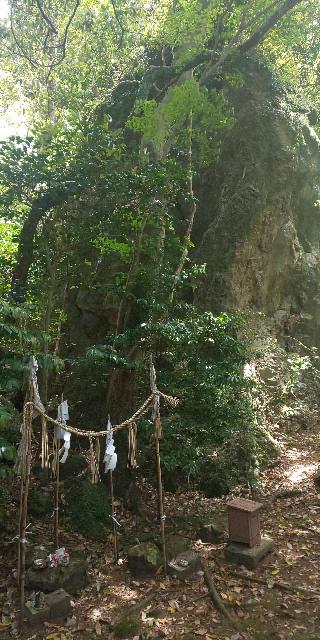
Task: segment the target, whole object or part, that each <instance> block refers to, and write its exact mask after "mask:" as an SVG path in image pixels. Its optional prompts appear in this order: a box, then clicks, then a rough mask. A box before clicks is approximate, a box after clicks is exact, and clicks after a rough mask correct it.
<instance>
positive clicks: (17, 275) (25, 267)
mask: <svg viewBox="0 0 320 640" xmlns="http://www.w3.org/2000/svg"><path fill="white" fill-rule="evenodd" d="M49 208H50V203H49V202H48V201H42V202H41V201H39V200H36V201H35V202H34V203H33V204H32V206H31V208H30V211H29V213H28V217H27V219H26V220H25V221H24V223H23V226H22V230H21V234H20V238H19V249H18V256H17V263H16V265H15V267H14V269H13V274H12V281H11V295H12V298H13V300H14V301H15V302H23V301H24V298H25V294H26V290H27V284H28V275H29V269H30V267H31V265H32V260H33V246H34V238H35V235H36V232H37V228H38V224H39V222H40V220H41V218H42V217H43V215H44V214H45V212H46V211H47V210H48V209H49Z"/></svg>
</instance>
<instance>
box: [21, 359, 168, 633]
mask: <svg viewBox="0 0 320 640" xmlns="http://www.w3.org/2000/svg"><path fill="white" fill-rule="evenodd" d="M37 368H38V366H37V362H36V360H35V358H32V359H31V366H30V380H29V392H28V394H27V397H28V400H27V402H26V403H25V405H24V409H23V425H22V435H21V442H20V447H19V466H18V475H20V509H19V534H18V536H17V537H16V538H17V540H18V569H17V578H18V584H19V590H20V625H21V626H22V624H23V616H24V606H25V575H26V567H25V545H26V543H27V540H26V535H27V533H28V531H27V529H28V526H27V515H28V493H29V483H30V474H31V460H32V423H33V419H34V418H35V417H36V416H37V415H39V416H40V419H41V440H42V445H41V465H42V468H48V467H49V438H48V423H50V424H53V425H54V434H53V460H52V472H53V474H54V475H55V482H56V491H55V507H54V539H55V544H56V548H58V525H59V462H60V454H61V452H62V451H64V455H63V458H64V460H62V461H63V462H64V461H65V460H66V457H67V453H68V449H69V447H70V435H69V437H68V436H66V435H65V434H74V435H77V436H79V437H87V438H88V439H89V444H90V469H91V479H92V482H93V483H96V482H98V481H99V480H101V478H100V473H99V462H100V438H101V437H107V439H108V437H109V438H110V437H111V438H112V435H113V433H115V432H117V431H119V430H121V429H125V428H127V429H128V466H131V467H132V468H135V467H136V466H137V462H136V445H137V424H136V423H137V420H139V419H140V418H142V416H144V415H145V414H146V413H147V412H148V410H150V409H152V416H151V418H152V422H153V425H154V435H155V443H156V469H157V480H158V513H159V520H160V532H161V541H162V554H163V566H164V571H165V573H166V568H167V559H166V545H165V515H164V506H163V488H162V478H161V459H160V439H161V437H162V426H161V418H160V398H162V399H163V400H164V401H165V403H166V404H167V405H169V406H170V407H171V408H176V407H177V405H178V399H177V398H174V397H172V396H169V395H166V394H164V393H162V392H161V391H159V389H157V386H156V373H155V368H154V365H153V363H152V361H151V362H150V387H151V394H150V396H149V397H148V398H147V399H146V400H145V402H144V403H143V404H142V405H141V407H139V409H137V411H136V412H135V413H134V414H133V415H132V416H131V417H130V418H128V419H127V420H124V421H123V422H121V423H120V424H117V425H113V426H112V425H111V422H110V418H109V420H108V428H107V429H104V430H102V431H92V430H84V429H78V428H77V427H72V426H70V425H69V424H66V421H65V420H64V419H63V416H62V415H61V416H59V419H58V420H55V419H54V418H51V416H49V415H47V414H46V412H45V409H44V406H43V404H42V402H41V399H40V395H39V390H38V383H37V376H36V372H37ZM60 407H61V412H62V404H61V405H60ZM67 419H68V418H67ZM61 438H64V445H65V446H64V447H62V448H61V449H60V450H59V440H60V439H61ZM112 442H113V439H112ZM113 451H114V448H113ZM106 454H107V447H106ZM106 454H105V458H104V462H106V457H108V456H107V455H106ZM113 455H115V458H116V454H113ZM109 457H110V456H109ZM111 457H112V456H111ZM112 468H113V467H112V465H111V468H110V467H109V475H110V495H111V502H112V522H113V529H114V556H115V561H116V562H117V560H118V543H117V522H116V518H115V510H114V494H113V480H112ZM106 469H107V464H106Z"/></svg>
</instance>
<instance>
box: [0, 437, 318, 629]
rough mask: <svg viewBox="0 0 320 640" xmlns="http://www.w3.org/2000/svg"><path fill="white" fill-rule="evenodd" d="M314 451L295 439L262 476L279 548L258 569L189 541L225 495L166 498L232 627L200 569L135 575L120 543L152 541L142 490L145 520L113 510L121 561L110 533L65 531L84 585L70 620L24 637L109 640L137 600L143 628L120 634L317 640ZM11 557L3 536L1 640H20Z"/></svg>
mask: <svg viewBox="0 0 320 640" xmlns="http://www.w3.org/2000/svg"><path fill="white" fill-rule="evenodd" d="M319 455H320V437H319V435H318V434H316V435H315V434H308V433H307V434H306V433H303V435H302V434H301V433H297V434H292V435H291V436H290V437H287V438H286V441H285V442H284V453H283V455H282V456H281V457H280V458H279V460H278V461H277V463H276V464H274V465H273V466H272V467H270V468H269V469H267V470H266V471H265V472H264V474H263V477H262V488H263V490H262V500H261V501H262V502H263V504H264V509H263V512H262V528H263V533H265V534H267V535H270V536H272V538H273V539H274V542H275V550H274V552H272V553H271V554H269V555H268V556H267V557H266V558H265V559H264V560H263V561H262V563H261V564H260V565H259V567H258V568H257V569H256V570H255V571H254V572H249V573H248V572H245V573H242V575H241V572H242V569H241V567H237V566H235V565H230V564H228V563H227V562H226V561H225V560H224V554H223V552H224V548H225V544H226V543H225V542H223V543H221V544H217V545H214V544H203V543H201V542H200V541H197V540H195V535H194V525H193V523H194V518H195V516H198V515H204V516H205V517H207V518H208V521H209V520H210V517H211V516H212V514H213V513H214V512H216V511H217V510H218V511H219V510H220V511H225V505H226V502H227V500H226V499H208V498H206V497H204V496H203V495H202V494H200V493H196V492H187V493H178V494H167V495H166V496H165V513H166V529H167V531H168V532H174V533H179V534H180V533H181V534H182V535H184V536H186V537H189V538H190V539H191V540H192V544H193V548H194V549H195V550H196V551H198V552H199V553H200V554H201V556H202V557H203V558H204V559H205V560H206V562H207V564H208V567H209V568H210V571H211V574H212V577H213V579H214V582H215V585H216V588H217V590H218V592H219V594H220V597H221V599H222V601H223V603H224V604H225V605H226V607H227V610H228V611H229V612H230V613H231V615H232V616H233V618H234V619H235V627H232V626H231V625H230V623H229V622H228V621H227V620H226V619H225V617H224V616H223V615H222V614H221V613H220V612H219V611H217V609H216V607H215V606H214V605H213V603H212V602H211V599H210V597H209V596H208V595H207V587H206V584H205V581H204V577H203V573H202V571H200V572H199V573H197V574H196V575H194V576H193V577H191V578H190V579H188V580H186V581H184V582H181V581H179V580H177V579H176V578H172V577H171V578H170V577H165V576H164V575H163V574H162V575H161V574H159V575H158V576H156V578H155V579H148V580H145V581H142V580H134V579H133V578H132V576H131V574H130V572H129V570H128V566H127V561H126V556H125V548H126V544H128V542H131V544H135V542H136V541H138V540H141V539H142V537H143V535H145V534H146V533H148V532H150V531H151V532H154V534H155V535H158V531H157V523H156V517H155V513H156V508H155V506H156V497H155V495H154V491H153V490H152V489H151V488H150V487H148V486H144V489H143V490H144V499H145V504H146V507H147V510H148V512H149V513H150V517H149V519H147V520H145V521H142V520H141V519H139V518H137V517H135V516H133V515H132V514H131V513H130V512H126V511H125V510H123V509H122V507H121V505H120V504H119V505H118V508H117V509H118V511H117V517H118V519H119V520H120V521H121V524H122V526H123V530H124V535H123V536H122V537H121V538H120V549H121V548H122V549H123V551H122V552H121V553H120V560H119V563H118V565H115V564H114V562H113V558H112V551H113V540H112V536H110V537H109V539H108V540H107V541H106V543H105V544H95V543H92V542H90V541H88V540H85V539H84V538H82V537H81V536H79V535H77V534H74V533H72V532H70V531H63V532H61V541H60V544H61V545H65V546H66V548H67V549H68V550H70V551H72V550H78V551H79V550H81V551H85V552H86V555H87V557H88V561H89V567H90V585H89V586H88V587H87V588H86V589H85V590H84V591H83V592H82V593H81V594H80V595H79V597H77V598H75V599H74V602H73V615H72V617H70V618H69V619H68V620H67V623H65V622H64V623H57V622H55V623H54V624H53V623H51V622H50V623H49V622H48V623H45V624H44V625H43V626H42V627H40V628H38V629H35V628H31V627H28V626H25V628H24V630H23V633H22V637H23V639H24V640H26V639H27V638H28V639H30V640H31V639H34V640H38V639H39V640H40V638H46V639H47V640H66V639H67V640H71V639H75V640H76V639H77V638H79V639H84V640H86V639H89V638H90V639H94V638H99V637H100V638H109V639H110V640H111V639H113V638H115V637H119V636H116V635H115V634H114V632H113V631H112V626H111V625H112V624H113V623H114V622H115V620H116V619H117V618H119V616H121V615H122V613H125V614H126V615H127V614H128V612H129V609H130V607H131V606H134V605H136V604H137V603H140V604H141V605H142V606H141V608H140V610H139V612H138V614H135V615H136V617H138V622H140V624H141V629H140V631H139V629H137V630H136V631H135V630H134V629H133V628H132V629H131V630H128V631H127V632H126V633H127V635H123V636H122V637H123V638H126V637H128V638H129V637H134V638H135V640H138V639H139V638H144V639H150V640H151V639H158V638H159V639H160V638H168V639H172V640H174V639H176V638H182V639H183V638H185V640H196V639H197V638H199V639H201V638H203V639H204V640H216V639H219V640H240V639H241V638H244V639H252V640H260V639H261V640H262V639H266V640H269V639H270V640H272V639H275V640H316V639H319V640H320V620H319V617H320V584H319V577H320V565H319V551H320V549H319V543H320V536H319V534H320V489H318V491H319V493H317V488H316V486H315V485H314V482H313V475H314V472H315V471H316V469H317V468H318V466H319ZM286 492H288V494H286ZM242 495H244V494H242ZM33 532H34V536H33V537H35V536H36V538H37V542H38V543H41V542H44V541H48V540H50V539H52V521H51V522H50V521H47V522H45V523H44V522H43V521H39V522H37V523H33ZM50 536H51V538H50ZM15 558H16V545H15V544H14V543H11V542H10V539H8V538H7V540H5V541H4V544H3V546H2V547H1V555H0V606H1V607H2V618H1V617H0V621H1V622H0V638H1V640H9V638H12V637H15V638H17V637H18V636H19V633H18V630H17V615H16V610H15V609H16V606H15V602H16V587H15V580H14V569H15ZM236 574H238V575H236ZM256 579H258V581H257V582H255V580H256ZM279 582H280V583H282V587H281V588H279V585H278V583H279ZM148 597H149V599H148ZM145 600H146V602H144V601H145ZM129 626H130V625H129Z"/></svg>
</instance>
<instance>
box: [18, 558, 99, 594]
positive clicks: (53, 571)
mask: <svg viewBox="0 0 320 640" xmlns="http://www.w3.org/2000/svg"><path fill="white" fill-rule="evenodd" d="M87 584H88V575H87V563H86V561H85V560H84V559H82V558H78V559H75V558H70V563H69V565H68V566H67V567H46V568H45V569H33V568H32V567H30V568H29V569H28V571H27V587H28V589H33V590H35V591H43V592H44V593H50V592H51V591H56V590H58V589H65V590H66V591H67V592H68V593H71V595H74V594H76V593H79V592H80V591H81V590H82V589H83V588H84V587H85V586H86V585H87Z"/></svg>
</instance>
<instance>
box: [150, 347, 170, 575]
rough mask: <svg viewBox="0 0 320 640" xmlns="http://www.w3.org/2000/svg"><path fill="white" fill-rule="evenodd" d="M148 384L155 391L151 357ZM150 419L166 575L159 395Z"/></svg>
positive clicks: (154, 372) (165, 572) (154, 376)
mask: <svg viewBox="0 0 320 640" xmlns="http://www.w3.org/2000/svg"><path fill="white" fill-rule="evenodd" d="M150 386H151V391H152V392H156V391H157V385H156V371H155V368H154V364H153V362H152V357H151V358H150ZM152 419H153V425H154V438H155V443H156V470H157V485H158V514H159V520H160V536H161V546H162V559H163V570H164V574H165V575H167V553H166V536H165V518H166V517H165V515H164V507H163V502H164V497H163V486H162V473H161V456H160V439H161V436H162V428H161V418H160V397H159V396H156V398H155V402H154V406H153V411H152Z"/></svg>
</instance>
